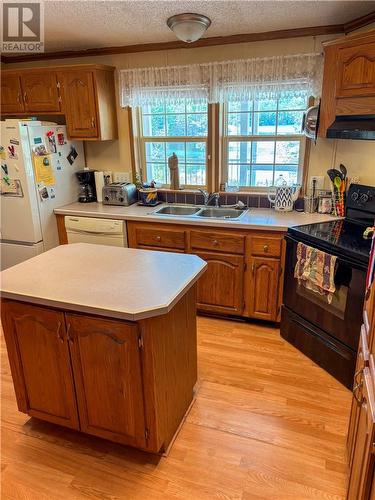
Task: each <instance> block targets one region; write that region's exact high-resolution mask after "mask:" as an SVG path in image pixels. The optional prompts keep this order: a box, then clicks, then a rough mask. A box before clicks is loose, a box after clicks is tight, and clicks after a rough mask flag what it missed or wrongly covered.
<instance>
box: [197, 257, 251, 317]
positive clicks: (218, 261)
mask: <svg viewBox="0 0 375 500" xmlns="http://www.w3.org/2000/svg"><path fill="white" fill-rule="evenodd" d="M197 255H198V256H199V257H201V258H202V259H203V260H205V261H206V262H207V264H208V267H207V269H206V271H205V273H204V274H203V276H202V277H201V278H200V279H199V281H198V295H197V307H198V309H200V310H202V311H211V312H222V313H226V314H235V315H241V314H242V310H243V280H244V258H243V257H242V256H240V255H226V254H220V253H214V252H204V253H203V252H200V253H197Z"/></svg>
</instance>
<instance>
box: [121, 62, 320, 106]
mask: <svg viewBox="0 0 375 500" xmlns="http://www.w3.org/2000/svg"><path fill="white" fill-rule="evenodd" d="M321 76H322V55H321V54H295V55H287V56H274V57H261V58H259V57H257V58H253V59H238V60H235V61H224V62H211V63H203V64H189V65H185V66H165V67H150V68H135V69H125V70H121V71H120V99H121V106H123V107H125V106H144V105H150V104H155V103H157V102H160V101H162V100H164V99H168V100H170V101H178V100H181V99H186V98H188V99H189V100H191V101H200V100H201V99H202V98H203V99H206V100H207V101H208V102H210V103H213V102H220V103H223V102H228V101H229V100H230V101H243V100H251V99H253V98H254V97H257V98H259V97H260V96H262V97H263V98H264V97H269V98H271V97H272V96H275V95H276V94H278V93H280V92H283V91H292V92H293V93H296V94H298V93H300V92H301V93H303V94H304V95H306V93H307V94H308V95H313V96H315V97H317V96H319V95H320V91H321Z"/></svg>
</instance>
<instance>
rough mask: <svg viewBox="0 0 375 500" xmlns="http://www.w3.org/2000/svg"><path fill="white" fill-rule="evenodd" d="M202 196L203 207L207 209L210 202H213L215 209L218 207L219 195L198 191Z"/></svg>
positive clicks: (203, 190) (202, 190) (204, 190)
mask: <svg viewBox="0 0 375 500" xmlns="http://www.w3.org/2000/svg"><path fill="white" fill-rule="evenodd" d="M199 191H200V192H201V193H202V194H203V199H204V206H205V207H207V206H208V205H209V204H210V203H211V201H212V200H215V205H214V206H215V207H220V200H219V198H220V193H209V192H208V191H207V190H206V189H199Z"/></svg>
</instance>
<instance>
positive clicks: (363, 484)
mask: <svg viewBox="0 0 375 500" xmlns="http://www.w3.org/2000/svg"><path fill="white" fill-rule="evenodd" d="M373 391H374V381H373V380H372V377H371V375H370V370H369V369H368V368H364V370H363V373H362V377H361V381H360V383H359V384H358V389H357V390H356V391H355V398H356V400H357V401H358V404H359V407H360V411H359V417H358V425H357V432H356V436H355V444H354V451H353V460H352V464H351V470H350V478H349V488H348V496H347V498H348V500H365V499H366V500H367V499H368V498H369V495H370V491H371V488H372V481H373V477H374V471H375V455H374V441H375V401H374V392H373Z"/></svg>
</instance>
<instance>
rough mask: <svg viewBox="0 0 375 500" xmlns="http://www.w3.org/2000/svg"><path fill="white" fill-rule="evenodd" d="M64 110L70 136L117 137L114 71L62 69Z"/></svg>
mask: <svg viewBox="0 0 375 500" xmlns="http://www.w3.org/2000/svg"><path fill="white" fill-rule="evenodd" d="M60 75H61V80H62V99H63V103H64V106H63V110H64V112H65V115H66V123H67V127H68V135H69V137H70V138H71V139H85V140H90V139H94V140H95V139H101V140H110V139H116V138H117V120H116V103H115V88H114V77H113V71H110V70H104V69H95V68H93V69H90V68H74V67H72V68H69V69H68V70H65V71H61V73H60V74H59V77H60Z"/></svg>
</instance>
